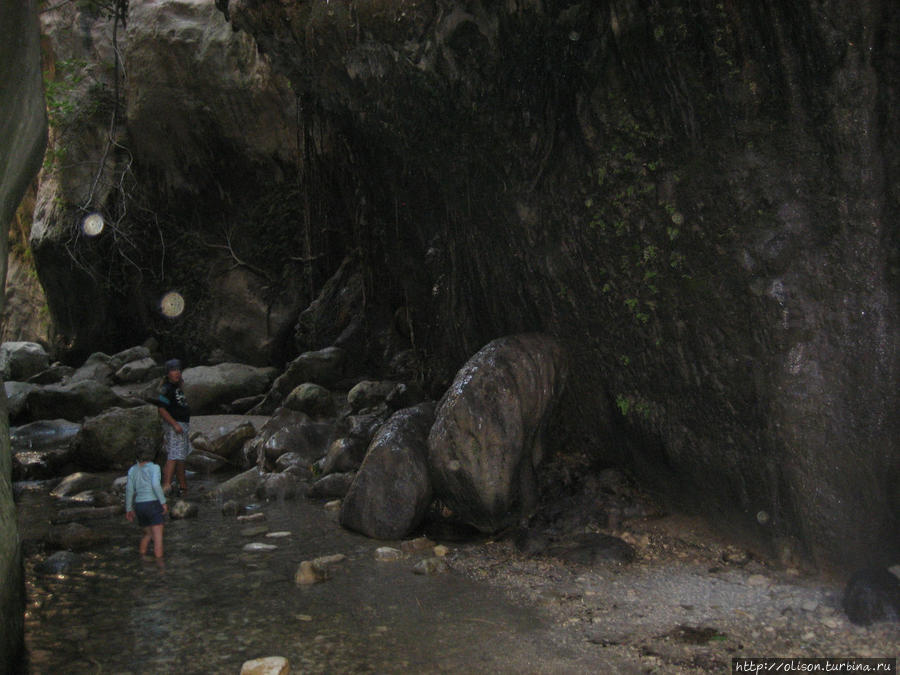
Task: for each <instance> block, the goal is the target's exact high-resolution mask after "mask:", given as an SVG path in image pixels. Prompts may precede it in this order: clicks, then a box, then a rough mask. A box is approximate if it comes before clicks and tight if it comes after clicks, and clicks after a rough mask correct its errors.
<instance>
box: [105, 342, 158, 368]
mask: <svg viewBox="0 0 900 675" xmlns="http://www.w3.org/2000/svg"><path fill="white" fill-rule="evenodd" d="M147 359H150V360H151V361H152V360H153V354H152V353H151V352H150V349H149V348H148V347H145V346H143V345H140V346H138V347H129V348H128V349H123V350H122V351H120V352H116V353H115V354H113V355H112V356H110V357H109V365H110V367H112V368H113V370H116V371H118V370H120V369H121V368H123V367H124V366H125V365H126V364H129V363H141V362H146V360H147ZM153 363H154V365H156V362H155V361H154V362H153ZM161 375H162V374H161Z"/></svg>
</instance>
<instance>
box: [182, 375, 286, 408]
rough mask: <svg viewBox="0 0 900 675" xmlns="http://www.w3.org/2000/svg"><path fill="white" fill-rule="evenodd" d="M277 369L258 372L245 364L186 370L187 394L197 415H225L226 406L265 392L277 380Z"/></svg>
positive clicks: (189, 402)
mask: <svg viewBox="0 0 900 675" xmlns="http://www.w3.org/2000/svg"><path fill="white" fill-rule="evenodd" d="M275 374H276V371H275V369H274V368H258V367H255V366H248V365H245V364H241V363H220V364H218V365H215V366H197V367H194V368H186V369H185V370H184V371H183V373H182V377H183V378H184V393H185V396H187V400H188V404H189V405H190V406H191V414H193V415H210V414H215V413H219V412H221V409H222V406H224V405H226V404H229V403H231V402H232V401H234V400H236V399H239V398H244V397H247V396H255V395H257V394H261V393H263V392H265V391H266V390H267V389H268V388H269V385H271V383H272V380H273V379H274V378H275Z"/></svg>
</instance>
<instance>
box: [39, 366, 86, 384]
mask: <svg viewBox="0 0 900 675" xmlns="http://www.w3.org/2000/svg"><path fill="white" fill-rule="evenodd" d="M74 373H75V369H74V368H73V367H72V366H66V365H63V364H61V363H54V364H51V366H50V367H49V368H47V370H42V371H41V372H39V373H38V374H37V375H32V376H31V377H29V378H28V382H29V383H30V384H61V383H63V382H66V381H67V380H68V379H69V378H70V377H72V375H73V374H74Z"/></svg>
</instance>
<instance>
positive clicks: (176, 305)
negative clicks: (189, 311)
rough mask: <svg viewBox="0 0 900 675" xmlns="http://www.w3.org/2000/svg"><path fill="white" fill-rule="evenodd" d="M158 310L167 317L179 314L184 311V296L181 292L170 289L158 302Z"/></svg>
mask: <svg viewBox="0 0 900 675" xmlns="http://www.w3.org/2000/svg"><path fill="white" fill-rule="evenodd" d="M159 308H160V311H161V312H162V313H163V314H164V315H166V316H169V317H175V316H180V315H181V313H182V312H183V311H184V298H183V297H182V295H181V293H177V292H175V291H170V292H169V293H166V294H165V295H164V296H163V298H162V300H160V302H159Z"/></svg>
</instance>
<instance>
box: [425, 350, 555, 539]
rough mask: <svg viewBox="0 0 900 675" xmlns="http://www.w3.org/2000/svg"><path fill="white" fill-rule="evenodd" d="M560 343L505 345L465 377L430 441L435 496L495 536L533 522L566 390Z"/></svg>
mask: <svg viewBox="0 0 900 675" xmlns="http://www.w3.org/2000/svg"><path fill="white" fill-rule="evenodd" d="M565 373H566V369H565V356H564V353H563V350H562V348H561V346H560V345H559V343H558V342H556V341H555V340H554V339H552V338H550V337H548V336H544V335H537V334H530V335H518V336H511V337H506V338H500V339H498V340H494V341H493V342H491V343H489V344H488V345H486V346H485V347H484V348H483V349H481V350H480V351H479V352H478V353H477V354H475V356H473V357H472V358H471V359H470V360H469V361H468V362H467V363H466V365H465V366H464V367H463V368H462V369H461V370H460V371H459V373H458V374H457V376H456V379H455V380H454V381H453V384H452V385H451V386H450V389H449V390H448V392H447V394H446V395H445V396H444V398H443V399H442V400H441V402H440V404H439V405H438V409H437V412H436V413H435V422H434V425H433V426H432V427H431V431H430V433H429V435H428V461H429V466H430V470H431V478H432V482H433V484H434V492H435V496H436V497H437V498H438V499H440V500H441V501H442V502H443V503H444V504H445V505H446V506H448V507H449V508H450V509H451V510H452V511H453V512H454V513H455V514H456V515H457V516H458V517H459V519H460V520H462V521H463V522H466V523H469V524H470V525H473V526H475V527H476V528H478V529H479V530H481V531H483V532H496V531H498V530H501V529H503V528H505V527H509V526H511V525H516V524H518V523H519V521H520V520H521V519H522V518H523V517H527V516H530V515H531V513H532V510H533V509H534V507H535V505H536V504H537V482H536V479H535V470H536V469H537V466H538V465H539V464H540V462H541V459H542V452H543V443H544V442H545V439H544V438H543V437H542V436H543V433H544V429H545V426H546V424H547V422H548V418H549V416H550V414H551V413H552V412H553V407H554V404H555V403H556V401H557V399H558V397H559V395H560V394H561V392H562V389H563V386H564V383H565V377H566V375H565Z"/></svg>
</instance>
